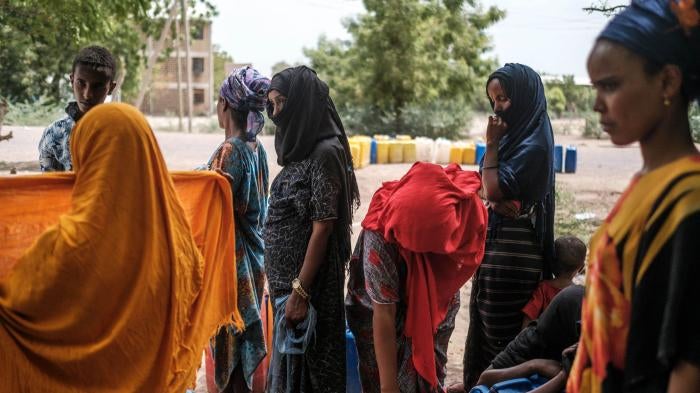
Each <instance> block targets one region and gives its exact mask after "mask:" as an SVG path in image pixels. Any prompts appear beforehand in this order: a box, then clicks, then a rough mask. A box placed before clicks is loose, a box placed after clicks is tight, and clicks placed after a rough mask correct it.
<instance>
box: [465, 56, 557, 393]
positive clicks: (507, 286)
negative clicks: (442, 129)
mask: <svg viewBox="0 0 700 393" xmlns="http://www.w3.org/2000/svg"><path fill="white" fill-rule="evenodd" d="M486 90H487V91H486V93H487V95H488V97H489V100H490V101H491V106H492V107H493V110H494V113H495V116H491V117H490V118H489V125H488V128H487V131H486V154H485V155H484V159H483V161H482V162H481V163H480V165H481V171H482V180H483V196H484V198H485V199H486V200H487V201H488V205H489V230H488V234H487V238H486V254H485V256H484V259H483V261H482V263H481V266H480V267H479V270H477V272H476V275H475V276H474V280H473V281H472V295H471V303H470V311H469V333H468V335H467V344H466V349H465V353H464V385H465V388H467V390H468V389H469V388H470V387H471V386H473V385H474V383H476V381H477V380H478V378H479V375H481V372H482V371H484V369H486V367H488V365H489V364H490V362H491V360H492V359H493V358H494V356H496V354H498V353H499V352H501V351H502V350H503V349H504V348H505V347H506V345H508V343H509V342H510V341H511V340H512V339H513V338H515V336H516V335H517V334H518V332H519V331H520V328H521V326H522V325H521V321H522V318H523V315H522V313H521V310H522V308H523V307H524V306H525V304H527V302H528V300H529V299H530V297H531V295H532V292H533V291H534V290H535V288H536V287H537V285H538V283H539V281H540V280H541V279H542V278H543V276H544V277H545V278H549V277H548V276H549V272H550V267H549V265H550V261H551V259H552V256H553V253H554V235H553V232H554V170H553V163H552V157H553V148H554V147H553V134H552V126H551V124H550V121H549V116H548V115H547V101H546V99H545V95H544V86H543V85H542V80H541V79H540V76H539V75H538V74H537V73H536V72H535V71H533V70H532V68H530V67H528V66H525V65H522V64H513V63H509V64H506V65H505V66H504V67H502V68H500V69H498V70H496V71H495V72H494V73H493V74H491V76H490V77H489V79H488V81H487V82H486Z"/></svg>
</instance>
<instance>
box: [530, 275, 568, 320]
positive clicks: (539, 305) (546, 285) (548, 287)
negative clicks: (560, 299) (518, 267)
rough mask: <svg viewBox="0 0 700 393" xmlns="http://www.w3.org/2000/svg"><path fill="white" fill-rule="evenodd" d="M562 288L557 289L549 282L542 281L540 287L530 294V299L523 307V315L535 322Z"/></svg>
mask: <svg viewBox="0 0 700 393" xmlns="http://www.w3.org/2000/svg"><path fill="white" fill-rule="evenodd" d="M562 289H563V288H557V287H555V286H554V285H552V284H551V283H550V282H549V281H542V282H540V285H539V286H538V287H537V289H535V292H533V293H532V298H530V301H529V302H528V303H527V304H526V305H525V307H523V314H525V315H527V317H528V318H530V319H532V320H535V319H537V318H539V317H540V315H541V314H542V313H543V312H544V309H545V308H547V306H549V303H551V302H552V299H554V297H555V296H557V293H559V292H560V291H561V290H562Z"/></svg>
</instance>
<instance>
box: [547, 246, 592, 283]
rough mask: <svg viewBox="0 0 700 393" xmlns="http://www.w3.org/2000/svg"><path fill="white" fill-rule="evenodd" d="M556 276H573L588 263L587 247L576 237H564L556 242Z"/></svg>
mask: <svg viewBox="0 0 700 393" xmlns="http://www.w3.org/2000/svg"><path fill="white" fill-rule="evenodd" d="M554 255H555V260H554V269H553V270H554V275H555V276H557V277H559V276H561V275H562V274H573V273H574V272H577V271H579V270H580V269H581V268H582V267H583V264H584V263H585V262H586V245H585V244H584V243H583V242H582V241H581V239H579V238H577V237H576V236H562V237H560V238H558V239H557V240H555V241H554Z"/></svg>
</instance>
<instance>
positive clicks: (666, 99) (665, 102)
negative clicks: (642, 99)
mask: <svg viewBox="0 0 700 393" xmlns="http://www.w3.org/2000/svg"><path fill="white" fill-rule="evenodd" d="M664 106H671V100H669V99H668V97H664Z"/></svg>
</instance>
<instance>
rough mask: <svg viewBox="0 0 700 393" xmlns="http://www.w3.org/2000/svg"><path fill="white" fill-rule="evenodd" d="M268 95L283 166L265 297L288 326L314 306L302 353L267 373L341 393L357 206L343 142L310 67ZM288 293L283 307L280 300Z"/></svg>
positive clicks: (275, 194)
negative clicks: (349, 267) (348, 270)
mask: <svg viewBox="0 0 700 393" xmlns="http://www.w3.org/2000/svg"><path fill="white" fill-rule="evenodd" d="M268 98H269V104H268V115H269V116H270V118H271V119H272V121H273V122H274V123H275V125H276V126H277V131H276V133H275V150H276V152H277V162H278V164H279V165H281V166H282V167H283V168H282V171H281V172H280V174H279V175H278V176H277V177H276V178H275V180H274V182H273V183H272V189H271V192H270V205H269V210H268V216H267V221H266V223H265V235H264V236H265V270H266V273H267V277H268V283H269V286H270V294H271V295H272V297H273V299H275V301H274V303H275V304H276V305H277V306H276V307H279V308H282V307H284V313H283V314H282V313H281V311H280V310H275V315H276V316H278V315H284V318H285V319H286V324H287V326H296V325H297V324H299V323H300V322H302V321H305V319H306V318H307V314H308V315H309V316H311V314H309V308H310V307H311V308H312V309H315V310H316V324H315V328H314V329H313V331H312V332H309V333H311V334H313V336H314V337H313V338H312V339H311V341H310V344H309V346H308V348H306V351H305V353H304V354H303V355H294V356H292V357H288V358H287V361H286V363H285V364H283V365H281V369H279V370H280V372H278V373H274V375H273V374H270V381H269V384H268V387H270V386H273V387H280V388H274V389H279V390H275V391H293V392H344V391H345V384H346V381H345V372H346V371H345V314H344V307H343V288H344V284H345V267H346V264H347V262H348V260H349V259H350V253H351V249H350V235H351V227H352V213H353V210H354V209H355V208H356V207H357V205H359V191H358V188H357V181H356V180H355V173H354V172H353V169H352V158H351V155H350V149H349V145H348V140H347V137H346V135H345V130H344V129H343V124H342V123H341V121H340V118H339V117H338V113H337V112H336V109H335V106H334V105H333V101H332V100H331V98H330V96H329V94H328V86H327V85H326V84H325V83H324V82H323V81H322V80H320V79H319V78H318V76H317V75H316V72H314V71H313V70H312V69H310V68H308V67H305V66H300V67H295V68H288V69H286V70H284V71H282V72H280V73H278V74H276V75H275V76H274V77H273V78H272V82H271V85H270V91H269V94H268ZM286 296H288V298H287V301H286V303H284V306H282V304H283V303H282V302H281V301H279V302H278V300H282V299H284V298H285V297H286ZM278 322H279V321H277V320H276V321H275V326H277V324H278ZM309 325H311V326H313V323H311V324H309ZM304 326H306V324H304ZM289 359H292V360H291V361H290V360H289ZM274 361H275V360H274V359H273V362H274Z"/></svg>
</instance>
